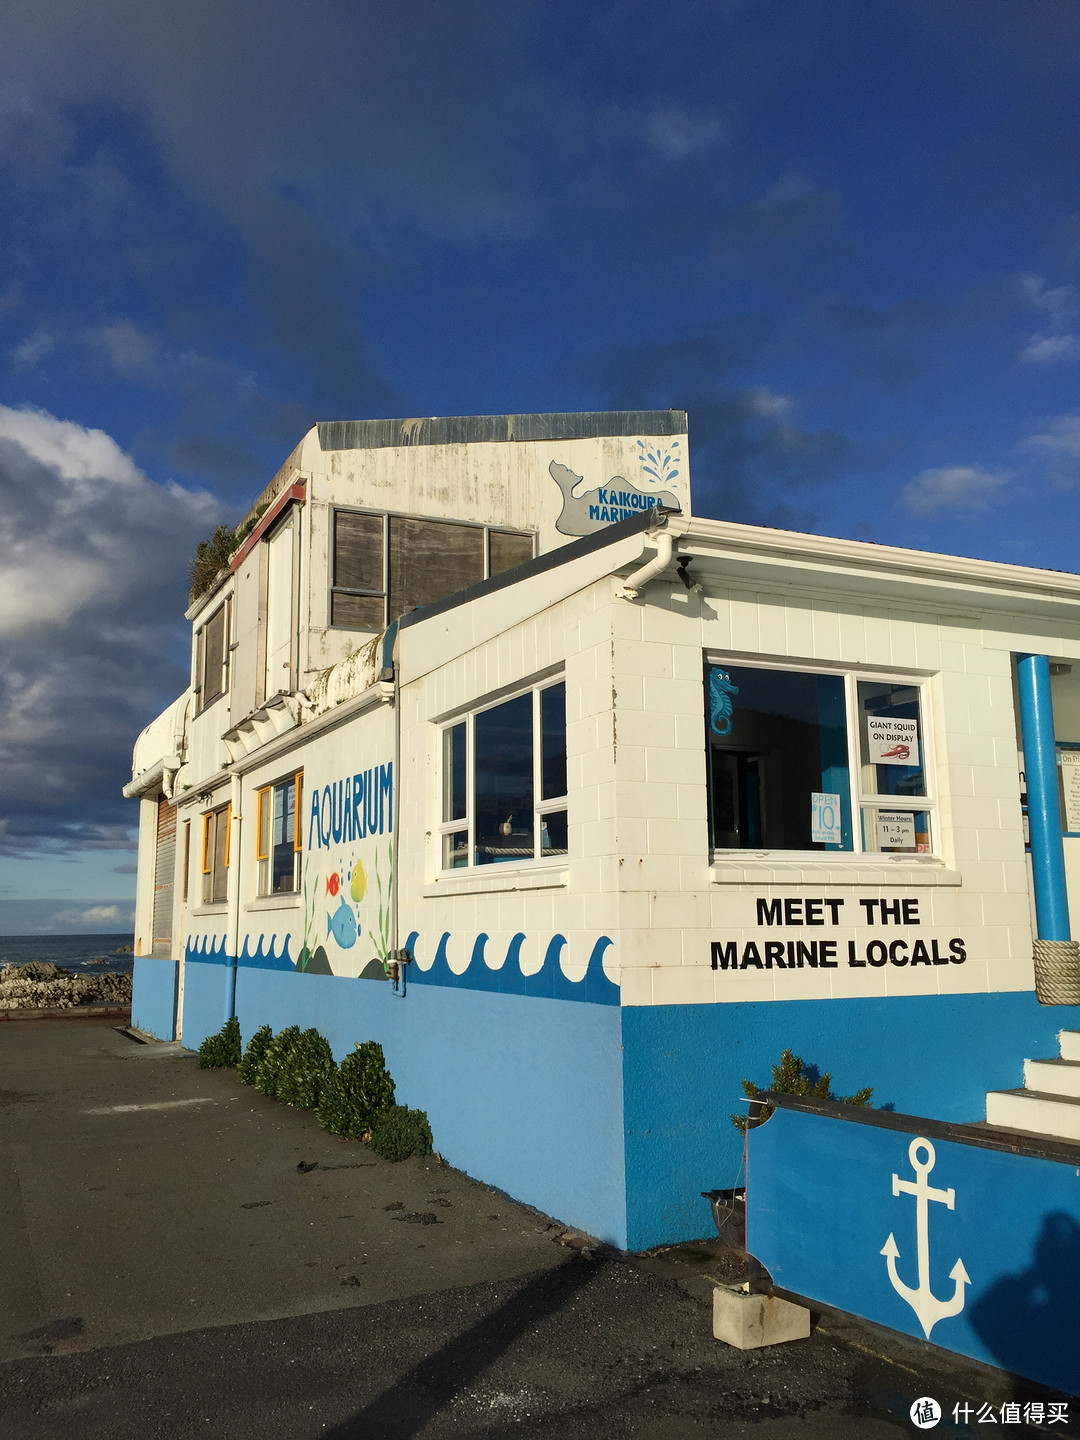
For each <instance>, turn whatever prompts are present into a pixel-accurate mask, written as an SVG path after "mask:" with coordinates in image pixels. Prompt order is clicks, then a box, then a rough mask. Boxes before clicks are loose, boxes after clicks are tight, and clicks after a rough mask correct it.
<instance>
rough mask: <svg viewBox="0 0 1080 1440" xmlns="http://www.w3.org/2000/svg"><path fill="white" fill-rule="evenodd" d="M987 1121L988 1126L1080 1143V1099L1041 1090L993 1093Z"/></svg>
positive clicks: (989, 1100) (988, 1098) (998, 1091)
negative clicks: (1025, 1131)
mask: <svg viewBox="0 0 1080 1440" xmlns="http://www.w3.org/2000/svg"><path fill="white" fill-rule="evenodd" d="M986 1120H987V1124H989V1125H1006V1126H1008V1127H1010V1128H1011V1129H1015V1130H1027V1131H1029V1132H1030V1133H1033V1134H1036V1135H1053V1136H1056V1137H1057V1138H1059V1139H1061V1140H1080V1099H1073V1098H1071V1097H1067V1096H1064V1095H1047V1094H1045V1093H1044V1092H1043V1091H1041V1090H990V1091H988V1092H987V1096H986Z"/></svg>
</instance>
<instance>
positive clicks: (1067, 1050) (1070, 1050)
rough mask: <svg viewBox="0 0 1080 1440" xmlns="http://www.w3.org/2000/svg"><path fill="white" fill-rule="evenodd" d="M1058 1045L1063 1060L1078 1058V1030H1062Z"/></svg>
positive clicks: (1079, 1043) (1079, 1047)
mask: <svg viewBox="0 0 1080 1440" xmlns="http://www.w3.org/2000/svg"><path fill="white" fill-rule="evenodd" d="M1058 1046H1059V1049H1060V1052H1061V1058H1062V1059H1063V1060H1080V1030H1062V1031H1061V1033H1060V1035H1059V1036H1058Z"/></svg>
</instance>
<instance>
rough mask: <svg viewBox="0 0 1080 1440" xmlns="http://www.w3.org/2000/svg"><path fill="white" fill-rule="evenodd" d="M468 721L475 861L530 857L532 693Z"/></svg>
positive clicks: (532, 837) (532, 840)
mask: <svg viewBox="0 0 1080 1440" xmlns="http://www.w3.org/2000/svg"><path fill="white" fill-rule="evenodd" d="M473 723H474V729H475V746H476V753H475V758H474V766H475V795H476V807H475V812H476V813H475V818H474V825H475V836H476V842H475V843H476V855H475V863H476V864H477V865H490V864H493V863H498V862H501V861H505V860H523V859H530V858H532V856H533V854H534V851H535V835H534V810H533V698H532V695H531V694H528V695H519V696H517V698H516V699H514V700H507V701H506V703H505V704H503V705H496V706H494V707H493V708H492V709H490V710H483V711H481V713H480V714H479V715H477V717H476V719H475V721H474V722H473Z"/></svg>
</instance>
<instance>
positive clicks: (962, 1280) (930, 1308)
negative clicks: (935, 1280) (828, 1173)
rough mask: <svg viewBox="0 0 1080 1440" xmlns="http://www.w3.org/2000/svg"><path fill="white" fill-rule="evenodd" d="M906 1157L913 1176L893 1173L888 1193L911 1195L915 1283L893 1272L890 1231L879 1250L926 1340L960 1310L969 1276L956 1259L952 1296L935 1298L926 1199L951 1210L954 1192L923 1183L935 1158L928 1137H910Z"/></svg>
mask: <svg viewBox="0 0 1080 1440" xmlns="http://www.w3.org/2000/svg"><path fill="white" fill-rule="evenodd" d="M920 1151H921V1152H922V1154H923V1159H922V1160H921V1161H920V1159H919V1154H920ZM908 1160H909V1161H910V1162H911V1168H912V1169H913V1170H914V1171H915V1176H916V1178H915V1179H914V1180H901V1179H900V1176H899V1175H897V1174H895V1173H894V1175H893V1177H892V1193H893V1194H894V1195H900V1194H904V1195H914V1196H915V1236H916V1250H917V1255H918V1271H919V1283H918V1285H917V1286H911V1285H905V1284H904V1282H903V1281H902V1280H901V1279H900V1276H899V1275H898V1274H897V1273H896V1262H897V1260H898V1259H899V1256H900V1250H899V1248H898V1246H897V1244H896V1239H895V1237H894V1236H893V1235H892V1234H891V1233H890V1235H889V1238H888V1239H887V1240H886V1241H885V1244H884V1245H883V1247H882V1249H881V1252H880V1253H881V1254H882V1255H884V1256H885V1263H886V1265H887V1266H888V1270H889V1279H890V1280H891V1282H892V1286H893V1289H894V1290H895V1291H896V1293H897V1294H898V1295H899V1296H900V1297H901V1299H903V1300H906V1301H907V1303H908V1304H909V1305H910V1306H911V1308H912V1310H914V1311H915V1315H916V1317H917V1318H918V1321H919V1324H920V1325H921V1326H922V1328H923V1334H924V1335H925V1336H926V1338H927V1339H928V1340H929V1339H930V1331H931V1330H933V1328H934V1326H935V1325H936V1324H937V1323H938V1321H939V1320H947V1319H948V1318H949V1317H950V1316H951V1315H959V1314H960V1312H961V1310H963V1308H964V1297H965V1286H967V1285H970V1284H971V1276H970V1275H969V1274H968V1273H967V1271H966V1270H965V1269H964V1262H963V1261H962V1260H960V1259H957V1262H956V1264H955V1265H954V1266H953V1268H952V1269H951V1270H950V1271H949V1279H950V1280H951V1281H952V1282H953V1287H954V1288H953V1293H952V1295H951V1296H950V1297H949V1298H948V1299H947V1300H939V1299H938V1297H937V1296H936V1295H935V1294H934V1292H933V1290H932V1289H931V1288H930V1215H929V1206H930V1201H931V1200H935V1201H938V1202H939V1203H940V1204H942V1205H944V1206H945V1207H946V1208H947V1209H949V1210H952V1209H954V1208H955V1202H956V1191H955V1190H953V1189H952V1188H951V1187H950V1188H949V1189H948V1190H936V1189H934V1187H933V1186H932V1185H929V1184H928V1183H927V1179H926V1177H927V1176H928V1175H929V1174H930V1171H931V1170H932V1169H933V1168H934V1164H935V1162H936V1160H937V1155H936V1154H935V1151H934V1147H933V1145H931V1143H930V1141H929V1140H925V1139H923V1137H922V1136H921V1135H920V1136H917V1137H916V1138H915V1139H914V1140H912V1142H911V1144H910V1145H909V1146H908Z"/></svg>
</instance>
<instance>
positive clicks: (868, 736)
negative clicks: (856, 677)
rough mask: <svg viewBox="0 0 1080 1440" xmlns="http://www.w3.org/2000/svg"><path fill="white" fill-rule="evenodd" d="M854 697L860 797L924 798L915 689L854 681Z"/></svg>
mask: <svg viewBox="0 0 1080 1440" xmlns="http://www.w3.org/2000/svg"><path fill="white" fill-rule="evenodd" d="M858 694H859V744H860V747H861V759H862V791H863V794H864V795H905V796H906V795H925V794H926V775H925V772H924V769H923V764H924V760H923V727H922V719H921V717H920V715H919V691H918V687H917V686H915V685H910V684H909V685H894V684H890V683H889V682H888V681H886V680H860V681H859V686H858Z"/></svg>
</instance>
